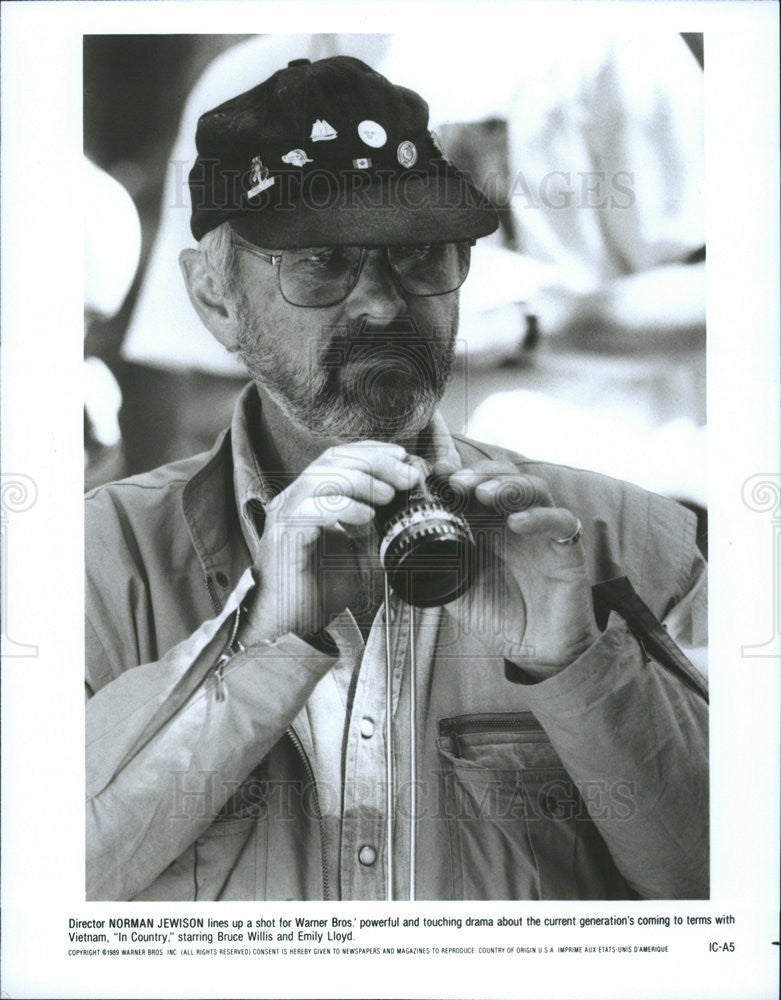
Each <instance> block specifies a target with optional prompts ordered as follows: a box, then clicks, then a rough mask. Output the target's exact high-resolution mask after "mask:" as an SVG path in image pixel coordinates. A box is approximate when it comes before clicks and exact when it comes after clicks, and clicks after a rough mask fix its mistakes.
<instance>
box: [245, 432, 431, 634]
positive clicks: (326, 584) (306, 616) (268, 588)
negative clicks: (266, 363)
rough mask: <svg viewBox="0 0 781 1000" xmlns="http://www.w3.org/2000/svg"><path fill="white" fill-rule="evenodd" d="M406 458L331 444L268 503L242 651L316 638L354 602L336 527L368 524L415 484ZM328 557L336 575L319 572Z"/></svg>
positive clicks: (369, 445)
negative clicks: (286, 638) (290, 638)
mask: <svg viewBox="0 0 781 1000" xmlns="http://www.w3.org/2000/svg"><path fill="white" fill-rule="evenodd" d="M406 456H407V452H406V451H405V450H404V448H402V447H401V446H400V445H397V444H389V443H386V442H381V441H360V442H356V443H353V444H344V445H335V446H334V447H332V448H329V449H328V450H327V451H325V452H323V454H322V455H320V457H319V458H317V459H316V460H315V461H314V462H313V463H312V464H311V465H309V466H307V468H306V469H304V471H303V472H302V473H301V475H300V476H299V477H298V478H297V479H296V480H294V482H292V483H291V484H290V486H288V487H287V489H285V490H283V491H282V492H281V493H279V494H278V495H277V496H275V497H274V498H273V500H271V501H270V502H269V503H268V504H267V506H266V520H265V525H264V529H263V534H262V536H261V539H260V545H259V548H258V552H257V558H256V561H255V575H256V578H257V583H258V586H257V588H256V591H255V599H254V600H253V601H252V602H251V604H250V606H249V607H248V612H249V614H248V619H247V623H246V627H245V630H244V631H243V634H242V641H243V642H244V643H245V645H252V643H255V642H264V641H265V642H273V641H274V640H276V639H278V638H279V637H280V636H282V635H285V634H286V633H288V632H293V633H295V634H296V635H300V636H302V637H303V638H306V637H308V636H314V635H317V634H318V633H320V632H321V631H322V630H323V629H324V628H325V627H326V626H327V625H328V623H329V622H330V621H331V619H332V618H333V617H334V615H336V614H338V613H339V612H340V611H342V610H344V608H345V607H347V606H348V604H349V603H350V601H351V599H354V598H355V597H356V596H357V587H358V578H357V573H356V572H355V566H354V564H352V565H351V562H350V560H351V547H350V542H349V539H348V538H347V534H346V532H345V531H344V529H343V527H342V525H355V526H363V525H368V524H369V523H370V522H371V521H372V519H373V518H374V515H375V509H374V508H375V506H379V505H382V504H387V503H389V502H390V501H391V500H392V499H393V497H394V495H395V492H396V490H408V489H411V488H412V487H413V486H415V485H416V484H417V482H418V480H419V476H420V473H419V471H418V469H417V468H415V467H414V466H412V465H408V464H406V462H405V458H406ZM326 551H327V552H328V558H329V560H331V561H332V563H333V564H334V565H335V566H336V567H337V569H341V570H342V571H341V572H335V573H326V572H325V565H324V553H325V552H326Z"/></svg>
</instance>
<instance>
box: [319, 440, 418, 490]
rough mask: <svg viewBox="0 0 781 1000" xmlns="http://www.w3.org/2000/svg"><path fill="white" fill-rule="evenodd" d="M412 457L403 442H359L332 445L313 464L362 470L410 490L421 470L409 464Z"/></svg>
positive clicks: (396, 487) (396, 486) (416, 481)
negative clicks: (400, 443)
mask: <svg viewBox="0 0 781 1000" xmlns="http://www.w3.org/2000/svg"><path fill="white" fill-rule="evenodd" d="M409 457H410V456H409V455H408V453H407V452H406V451H405V450H404V448H402V447H401V445H397V444H386V443H382V442H377V441H360V442H357V443H355V444H350V445H335V446H334V447H333V448H329V449H328V450H327V451H325V452H323V454H322V455H321V456H320V458H319V459H317V460H316V461H315V462H314V463H313V465H314V466H317V467H323V466H325V467H328V468H334V467H336V468H340V469H361V470H363V471H364V472H366V473H368V474H369V475H372V476H375V477H376V478H378V479H382V480H383V481H384V482H386V483H389V484H390V485H391V486H393V487H394V488H395V489H399V490H408V489H411V488H412V487H413V486H414V485H416V484H417V483H418V482H419V480H420V472H419V469H418V468H417V467H416V466H415V465H414V464H410V462H409ZM310 468H312V466H310ZM307 471H308V470H307Z"/></svg>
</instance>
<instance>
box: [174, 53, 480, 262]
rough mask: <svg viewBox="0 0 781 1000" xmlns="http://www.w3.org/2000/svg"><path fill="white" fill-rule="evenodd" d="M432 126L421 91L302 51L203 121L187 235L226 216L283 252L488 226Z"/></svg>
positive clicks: (443, 238) (395, 241) (471, 233)
mask: <svg viewBox="0 0 781 1000" xmlns="http://www.w3.org/2000/svg"><path fill="white" fill-rule="evenodd" d="M428 126H429V115H428V105H427V104H426V102H425V101H424V100H423V99H422V98H421V97H420V96H419V95H418V94H416V93H415V92H414V91H412V90H408V89H407V88H405V87H400V86H395V85H394V84H392V83H390V82H389V81H388V80H386V79H385V77H383V76H381V75H380V74H379V73H377V72H376V71H375V70H373V69H371V67H369V66H367V65H366V64H365V63H363V62H361V61H360V60H359V59H354V58H352V57H348V56H334V57H331V58H328V59H321V60H318V61H317V62H310V61H309V60H308V59H295V60H293V62H291V63H289V64H288V66H287V67H286V68H285V69H281V70H279V71H278V72H276V73H275V74H274V75H273V76H271V77H269V79H268V80H266V81H264V82H263V83H261V84H259V85H258V86H256V87H254V88H253V89H252V90H249V91H247V92H246V93H243V94H239V95H238V96H237V97H234V98H232V99H231V100H229V101H226V102H225V103H224V104H221V105H219V107H216V108H214V109H212V110H211V111H207V112H206V113H205V114H204V115H202V116H201V118H200V119H199V121H198V128H197V131H196V138H195V142H196V148H197V151H198V157H197V159H196V161H195V164H194V166H193V168H192V170H191V171H190V176H189V185H190V197H191V203H192V215H191V218H190V228H191V231H192V234H193V236H194V237H195V238H196V239H201V237H202V236H204V235H205V234H206V233H207V232H209V231H210V230H212V229H215V228H216V227H217V226H219V225H220V224H221V223H223V222H226V221H230V222H231V224H232V225H233V226H234V228H236V229H237V231H238V232H239V233H240V234H241V235H242V236H243V237H244V238H245V239H248V240H250V241H251V242H253V243H255V244H257V245H258V246H261V247H267V248H269V249H280V250H281V249H286V248H291V247H307V246H319V245H350V244H361V245H378V246H403V245H405V244H416V243H439V242H452V241H457V240H466V239H476V238H478V237H480V236H486V235H488V234H489V233H492V232H493V231H494V230H495V229H496V228H497V226H498V217H497V215H496V212H495V211H494V209H493V207H492V205H491V204H490V202H489V200H488V199H487V198H486V197H485V196H484V195H483V194H481V192H479V191H478V190H477V189H476V188H475V187H474V185H473V184H472V183H471V181H470V180H469V178H468V177H467V176H466V175H465V174H463V173H461V172H460V171H459V170H458V169H457V168H456V167H455V166H454V165H453V164H452V163H450V162H449V161H448V160H447V159H446V157H445V155H444V153H443V151H442V149H441V147H440V145H439V143H438V140H437V138H436V136H435V135H434V133H432V132H430V131H429V127H428Z"/></svg>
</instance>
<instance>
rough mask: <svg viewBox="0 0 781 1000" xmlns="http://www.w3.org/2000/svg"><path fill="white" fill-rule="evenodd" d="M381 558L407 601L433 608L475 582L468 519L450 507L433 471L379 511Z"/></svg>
mask: <svg viewBox="0 0 781 1000" xmlns="http://www.w3.org/2000/svg"><path fill="white" fill-rule="evenodd" d="M377 533H378V535H379V538H380V547H379V555H380V562H381V563H382V566H383V568H384V570H385V572H386V573H387V575H388V583H389V585H390V587H391V589H392V590H393V591H394V593H396V594H397V595H398V596H399V597H400V598H401V600H402V601H404V602H405V603H406V604H411V605H413V606H414V607H417V608H434V607H439V606H440V605H442V604H447V603H448V602H450V601H454V600H455V599H456V598H457V597H460V596H461V595H462V594H463V593H464V592H465V591H466V590H467V589H468V587H469V586H470V584H471V582H472V570H473V567H474V562H475V558H474V557H475V543H474V539H473V537H472V532H471V530H470V528H469V525H468V524H467V522H466V520H465V519H464V518H463V517H462V516H461V514H460V513H458V512H456V511H454V510H452V509H449V508H448V506H447V505H446V504H445V502H444V501H443V499H442V497H441V495H440V494H439V493H438V491H437V489H436V485H435V482H434V478H433V477H432V476H429V477H427V478H426V479H425V481H423V482H422V484H421V485H420V486H418V487H416V488H415V489H413V490H410V491H408V492H406V493H399V494H397V495H396V497H395V498H394V500H393V502H392V503H390V504H388V505H387V506H386V507H382V508H380V509H379V510H378V512H377Z"/></svg>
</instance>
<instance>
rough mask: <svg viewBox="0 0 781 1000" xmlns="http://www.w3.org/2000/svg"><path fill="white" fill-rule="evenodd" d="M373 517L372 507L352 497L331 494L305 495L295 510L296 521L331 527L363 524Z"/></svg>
mask: <svg viewBox="0 0 781 1000" xmlns="http://www.w3.org/2000/svg"><path fill="white" fill-rule="evenodd" d="M373 518H374V508H373V507H370V506H369V505H368V504H365V503H362V502H361V501H360V500H355V499H353V497H347V496H339V495H332V496H327V497H307V498H306V499H305V500H304V501H303V502H302V503H301V505H300V506H299V507H298V510H297V511H296V519H295V520H296V522H298V523H305V524H307V525H317V526H319V527H324V528H332V527H333V526H334V525H335V524H336V523H337V522H339V523H341V524H354V525H363V524H368V523H369V522H370V521H371V520H373Z"/></svg>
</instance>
